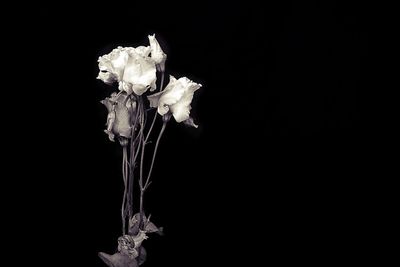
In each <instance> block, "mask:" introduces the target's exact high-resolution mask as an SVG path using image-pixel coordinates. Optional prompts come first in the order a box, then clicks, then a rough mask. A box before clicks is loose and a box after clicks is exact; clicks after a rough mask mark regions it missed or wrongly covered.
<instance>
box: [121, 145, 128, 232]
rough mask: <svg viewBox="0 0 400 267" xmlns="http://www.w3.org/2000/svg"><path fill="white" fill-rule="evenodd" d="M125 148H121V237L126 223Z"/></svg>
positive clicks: (126, 153) (126, 154)
mask: <svg viewBox="0 0 400 267" xmlns="http://www.w3.org/2000/svg"><path fill="white" fill-rule="evenodd" d="M127 156H128V152H127V146H123V148H122V177H123V180H124V194H123V198H122V207H121V217H122V235H124V234H125V223H126V209H125V205H126V204H125V201H126V198H127V178H128V177H127V165H126V164H127V162H128V161H127Z"/></svg>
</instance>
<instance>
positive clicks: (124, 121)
mask: <svg viewBox="0 0 400 267" xmlns="http://www.w3.org/2000/svg"><path fill="white" fill-rule="evenodd" d="M101 103H102V104H103V105H105V106H106V108H107V110H108V116H107V123H106V125H107V129H106V130H104V132H105V133H107V134H108V137H109V139H110V140H111V141H114V137H115V136H117V137H122V138H127V139H129V138H130V137H131V133H132V132H131V131H132V127H131V118H134V116H135V115H136V102H135V101H132V99H131V98H130V97H129V96H128V95H127V94H126V93H125V92H122V93H119V94H117V93H112V94H111V97H107V98H106V99H104V100H102V101H101ZM120 142H121V140H120Z"/></svg>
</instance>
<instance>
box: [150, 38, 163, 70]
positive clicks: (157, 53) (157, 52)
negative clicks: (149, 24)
mask: <svg viewBox="0 0 400 267" xmlns="http://www.w3.org/2000/svg"><path fill="white" fill-rule="evenodd" d="M148 38H149V43H150V48H151V58H152V59H153V60H154V62H155V63H156V64H157V67H158V69H159V71H162V72H164V70H165V61H166V60H167V55H166V54H165V53H164V51H163V50H162V49H161V46H160V44H159V43H158V41H157V39H156V36H155V34H153V35H149V36H148Z"/></svg>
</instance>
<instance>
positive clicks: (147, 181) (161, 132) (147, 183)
mask: <svg viewBox="0 0 400 267" xmlns="http://www.w3.org/2000/svg"><path fill="white" fill-rule="evenodd" d="M166 127H167V122H164V123H163V125H162V127H161V130H160V133H159V134H158V138H157V142H156V146H155V147H154V152H153V158H152V159H151V165H150V170H149V173H148V175H147V178H146V183H145V185H144V189H145V190H146V188H147V187H148V186H149V184H150V183H149V182H150V177H151V173H152V171H153V166H154V161H155V159H156V155H157V150H158V145H159V144H160V140H161V137H162V135H163V133H164V131H165V128H166Z"/></svg>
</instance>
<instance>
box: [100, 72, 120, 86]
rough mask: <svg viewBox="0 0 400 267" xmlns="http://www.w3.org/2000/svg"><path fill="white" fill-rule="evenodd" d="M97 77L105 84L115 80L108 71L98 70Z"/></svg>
mask: <svg viewBox="0 0 400 267" xmlns="http://www.w3.org/2000/svg"><path fill="white" fill-rule="evenodd" d="M97 79H99V80H102V81H103V82H104V83H106V84H112V83H113V82H115V81H116V79H117V78H116V77H115V75H113V74H112V73H110V72H103V71H100V72H99V75H98V76H97Z"/></svg>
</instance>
